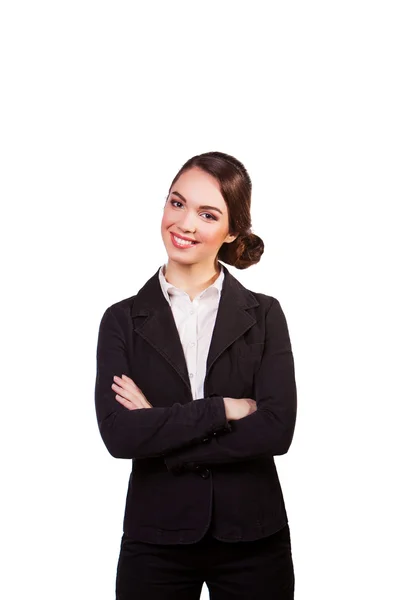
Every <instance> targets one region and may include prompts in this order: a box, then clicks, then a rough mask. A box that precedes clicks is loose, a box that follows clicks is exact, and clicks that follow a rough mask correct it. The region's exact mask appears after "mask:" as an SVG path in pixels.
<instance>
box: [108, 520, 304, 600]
mask: <svg viewBox="0 0 400 600" xmlns="http://www.w3.org/2000/svg"><path fill="white" fill-rule="evenodd" d="M203 583H205V585H206V586H207V588H208V590H209V595H210V598H211V600H266V599H268V600H293V598H294V584H295V575H294V568H293V561H292V551H291V540H290V530H289V525H288V524H287V525H285V527H283V528H282V529H280V530H279V531H278V532H276V533H274V534H272V535H271V536H269V537H267V538H261V539H259V540H256V541H253V542H233V543H229V542H221V541H218V540H216V539H214V538H212V537H211V535H210V532H209V533H207V534H206V536H205V537H204V538H203V539H202V540H200V541H199V542H197V543H195V544H186V545H153V544H146V543H143V542H138V541H135V540H131V539H130V538H128V537H127V536H125V535H124V536H123V537H122V540H121V550H120V556H119V560H118V567H117V578H116V598H117V600H135V599H138V600H139V599H144V598H145V599H146V600H199V598H200V595H201V589H202V587H203Z"/></svg>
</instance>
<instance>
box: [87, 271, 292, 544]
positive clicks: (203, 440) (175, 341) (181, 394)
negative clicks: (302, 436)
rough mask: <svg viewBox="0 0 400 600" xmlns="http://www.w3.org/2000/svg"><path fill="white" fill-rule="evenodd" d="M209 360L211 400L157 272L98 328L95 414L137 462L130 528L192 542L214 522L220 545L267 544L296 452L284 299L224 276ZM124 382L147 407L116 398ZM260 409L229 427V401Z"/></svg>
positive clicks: (280, 522) (140, 535)
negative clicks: (196, 384)
mask: <svg viewBox="0 0 400 600" xmlns="http://www.w3.org/2000/svg"><path fill="white" fill-rule="evenodd" d="M222 268H223V269H224V272H225V278H224V281H223V287H222V293H221V299H220V303H219V307H218V312H217V317H216V322H215V327H214V330H213V334H212V339H211V345H210V350H209V354H208V357H207V371H206V376H205V381H204V398H201V399H196V400H195V401H193V399H192V392H191V387H190V380H189V373H188V370H187V366H186V361H185V356H184V353H183V348H182V345H181V341H180V338H179V332H178V330H177V328H176V324H175V321H174V318H173V314H172V310H171V308H170V306H169V304H168V302H167V301H166V299H165V297H164V296H163V293H162V290H161V287H160V283H159V280H158V270H157V271H156V273H155V274H154V275H153V276H152V277H151V278H150V279H149V281H147V282H146V284H145V285H144V286H143V287H142V288H141V289H140V290H139V292H138V293H137V294H136V295H135V296H132V297H130V298H126V299H124V300H121V301H120V302H117V303H115V304H113V305H112V306H110V307H108V308H107V309H106V311H105V313H104V314H103V317H102V319H101V323H100V327H99V337H98V345H97V374H96V383H95V407H96V415H97V421H98V426H99V430H100V434H101V437H102V439H103V441H104V444H105V445H106V447H107V449H108V451H109V452H110V453H111V455H112V456H114V457H116V458H123V459H130V460H132V472H131V474H130V478H129V484H128V490H127V497H126V505H125V514H124V520H123V531H124V533H126V534H127V535H128V536H129V537H131V538H134V539H136V540H137V541H142V542H148V543H155V544H183V545H184V544H188V543H194V542H197V541H199V540H200V539H201V538H202V536H203V535H204V533H205V531H206V530H207V529H208V527H209V526H210V524H211V531H212V533H213V535H214V536H215V537H216V538H218V539H220V540H227V541H232V542H234V541H251V540H256V539H258V538H263V537H265V536H268V535H270V534H271V533H273V532H275V531H277V530H278V529H279V528H282V527H283V526H284V525H286V523H287V522H288V519H287V515H286V510H285V504H284V500H283V495H282V490H281V486H280V482H279V478H278V474H277V471H276V467H275V463H274V456H275V455H281V454H284V453H286V452H287V451H288V449H289V447H290V445H291V442H292V437H293V433H294V427H295V421H296V411H297V394H296V383H295V371H294V361H293V355H292V349H291V343H290V338H289V332H288V327H287V323H286V319H285V316H284V313H283V311H282V308H281V305H280V303H279V302H278V300H277V299H276V298H273V297H272V296H267V295H265V294H262V293H257V292H251V291H250V290H248V289H246V288H245V287H244V286H243V285H242V284H241V283H240V282H239V281H238V280H237V279H236V278H235V277H233V275H231V274H230V272H229V271H228V269H227V268H226V267H225V266H224V265H222ZM122 374H125V375H127V376H129V377H131V378H132V379H133V381H134V382H135V383H136V384H137V385H138V386H139V388H140V389H141V390H142V391H143V393H144V394H145V396H146V398H147V399H148V400H149V402H150V403H151V404H152V406H153V408H151V409H141V410H132V411H130V410H128V409H127V408H125V407H124V406H122V405H121V404H120V403H119V402H117V400H116V399H115V392H114V391H113V390H112V388H111V384H112V383H113V376H114V375H118V376H119V377H121V375H122ZM227 396H228V397H232V398H253V399H254V400H256V402H257V411H256V412H254V413H253V414H251V415H249V416H248V417H245V418H243V419H240V420H238V421H229V422H228V421H227V419H226V414H225V408H224V401H223V398H224V397H227Z"/></svg>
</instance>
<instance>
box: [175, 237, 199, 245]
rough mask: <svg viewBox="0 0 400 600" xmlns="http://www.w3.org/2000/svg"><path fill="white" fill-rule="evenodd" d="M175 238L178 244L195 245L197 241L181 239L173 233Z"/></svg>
mask: <svg viewBox="0 0 400 600" xmlns="http://www.w3.org/2000/svg"><path fill="white" fill-rule="evenodd" d="M173 238H174V240H175V241H176V243H177V244H179V245H180V246H194V244H195V242H187V241H185V240H181V239H180V238H177V237H176V236H175V235H173Z"/></svg>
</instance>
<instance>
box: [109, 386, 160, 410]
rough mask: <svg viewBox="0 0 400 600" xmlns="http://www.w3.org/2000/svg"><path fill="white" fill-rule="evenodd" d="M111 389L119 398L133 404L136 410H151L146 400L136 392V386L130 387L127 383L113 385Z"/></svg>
mask: <svg viewBox="0 0 400 600" xmlns="http://www.w3.org/2000/svg"><path fill="white" fill-rule="evenodd" d="M111 387H112V389H113V390H114V391H115V392H117V393H119V395H120V396H122V397H123V398H125V399H126V400H129V402H134V403H135V405H136V408H151V406H149V405H148V403H147V400H146V398H145V397H144V396H143V394H142V393H141V392H139V391H138V390H137V388H136V386H132V385H131V384H129V383H122V385H117V384H116V383H113V384H112V386H111Z"/></svg>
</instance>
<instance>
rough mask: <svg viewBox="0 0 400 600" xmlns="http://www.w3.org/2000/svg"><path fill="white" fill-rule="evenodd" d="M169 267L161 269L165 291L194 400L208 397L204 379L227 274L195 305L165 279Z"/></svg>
mask: <svg viewBox="0 0 400 600" xmlns="http://www.w3.org/2000/svg"><path fill="white" fill-rule="evenodd" d="M165 266H166V265H162V266H161V267H160V270H159V273H158V275H159V280H160V285H161V289H162V292H163V294H164V296H165V299H166V300H167V302H168V304H169V305H170V307H171V310H172V314H173V316H174V319H175V323H176V327H177V329H178V333H179V337H180V339H181V343H182V348H183V352H184V354H185V358H186V364H187V368H188V372H189V377H190V383H191V388H192V397H193V400H197V399H199V398H204V378H205V375H206V363H207V356H208V351H209V349H210V343H211V337H212V332H213V330H214V325H215V319H216V317H217V311H218V306H219V300H220V297H221V290H222V282H223V280H224V277H225V274H224V270H223V268H222V265H220V269H221V272H220V274H219V276H218V277H217V279H216V280H215V281H214V283H212V284H211V285H210V286H209V287H208V288H206V289H205V290H203V291H202V292H201V293H200V294H198V295H197V296H196V297H195V298H194V299H193V302H192V301H191V299H190V297H189V294H187V293H186V292H184V291H183V290H181V289H180V288H177V287H175V286H174V285H172V283H169V282H168V281H167V280H166V279H165V277H164V271H165Z"/></svg>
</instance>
